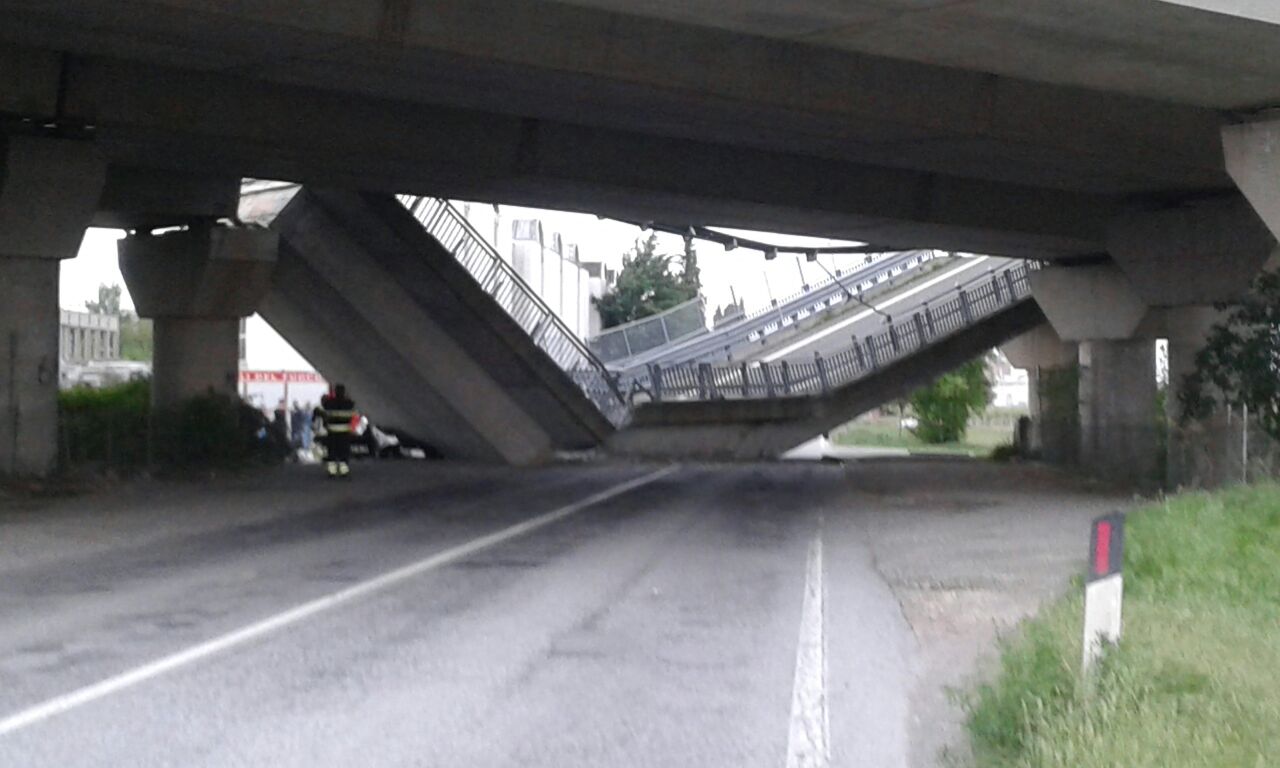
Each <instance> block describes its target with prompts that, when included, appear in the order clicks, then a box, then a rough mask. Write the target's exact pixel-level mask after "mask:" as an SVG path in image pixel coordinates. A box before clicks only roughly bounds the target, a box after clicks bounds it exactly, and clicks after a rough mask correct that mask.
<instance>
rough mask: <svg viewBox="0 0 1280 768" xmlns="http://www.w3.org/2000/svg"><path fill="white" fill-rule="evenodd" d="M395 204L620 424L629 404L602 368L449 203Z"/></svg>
mask: <svg viewBox="0 0 1280 768" xmlns="http://www.w3.org/2000/svg"><path fill="white" fill-rule="evenodd" d="M398 199H399V200H400V202H401V203H402V204H403V205H404V206H405V207H406V208H408V209H409V211H410V212H411V213H412V214H413V216H414V218H416V219H417V220H418V222H419V223H421V224H422V227H423V229H425V230H426V231H427V233H428V234H430V235H431V236H432V237H434V238H435V239H436V240H437V241H438V242H439V243H440V244H441V245H442V246H444V248H445V250H447V251H448V252H449V253H451V254H453V256H454V258H455V259H457V260H458V263H459V264H461V265H462V266H463V268H465V269H466V270H467V272H469V273H470V274H471V276H472V277H473V278H474V279H475V281H476V283H477V284H479V285H480V287H481V288H482V289H483V290H484V291H485V293H488V294H489V295H490V296H491V297H493V299H494V300H495V301H497V302H498V304H499V305H500V306H501V307H502V308H503V309H504V310H506V312H507V314H508V315H510V316H511V319H513V320H515V321H516V323H517V324H518V325H519V326H520V327H521V328H523V329H524V331H525V333H527V334H529V338H530V339H532V340H533V343H534V344H536V345H537V346H538V348H539V349H541V350H542V351H543V352H546V353H547V355H548V356H549V357H551V359H552V360H554V361H555V362H556V364H557V365H559V366H560V368H561V369H563V370H564V371H565V373H567V374H568V375H569V378H570V379H572V380H573V382H574V383H575V384H577V385H578V387H579V388H580V389H581V390H582V391H583V392H584V393H585V394H586V395H587V397H588V398H590V400H591V402H592V403H594V404H595V406H596V407H597V408H598V409H599V410H600V412H601V413H603V414H604V415H605V417H606V418H608V419H609V421H610V422H612V423H613V424H614V425H619V424H621V423H622V422H623V421H624V420H625V419H626V417H627V414H628V407H627V403H626V401H625V399H624V398H623V396H622V394H621V392H620V391H619V389H618V385H617V381H616V380H615V378H614V376H613V375H612V374H610V373H609V371H608V369H607V368H605V366H604V363H602V362H600V360H599V359H598V358H597V357H596V356H595V355H594V354H593V353H592V352H591V350H590V349H589V348H588V347H587V345H586V344H585V343H583V341H582V340H581V339H579V338H578V336H577V335H576V334H575V333H574V332H573V331H571V330H569V327H568V326H567V325H565V324H564V321H562V320H561V319H560V317H559V316H558V315H557V314H556V313H555V312H554V311H552V309H551V308H550V307H549V306H547V304H546V302H544V301H543V300H542V297H540V296H539V295H538V294H537V292H535V291H534V290H533V289H532V288H531V287H529V285H528V284H527V283H525V281H524V280H523V279H522V278H521V277H520V275H519V274H518V273H517V272H516V271H515V269H514V268H513V267H512V266H511V265H510V264H508V263H507V262H506V260H504V259H503V258H502V256H501V255H500V254H499V253H498V251H497V250H496V249H494V247H493V246H492V245H490V244H489V241H487V240H485V238H484V236H482V235H481V234H480V233H479V232H477V231H476V229H475V227H473V226H471V222H469V221H467V218H466V217H465V216H463V215H462V214H461V213H460V212H459V211H458V210H457V209H456V208H454V207H453V205H451V204H450V203H449V201H448V200H441V199H439V198H434V197H415V196H412V195H400V196H398Z"/></svg>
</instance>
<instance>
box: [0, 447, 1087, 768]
mask: <svg viewBox="0 0 1280 768" xmlns="http://www.w3.org/2000/svg"><path fill="white" fill-rule="evenodd" d="M356 469H357V476H356V478H355V479H354V480H352V481H351V482H350V483H349V484H332V483H325V482H323V481H318V480H317V479H316V478H315V477H314V475H313V474H312V473H309V472H304V471H302V470H301V469H300V468H285V469H284V470H282V471H280V472H279V473H275V474H272V475H268V476H265V477H262V478H257V479H253V478H251V479H249V480H237V481H232V482H229V483H221V484H214V485H213V487H211V488H209V489H202V488H201V487H199V486H178V487H173V486H162V487H159V488H142V489H141V490H138V489H125V490H122V491H118V492H111V493H107V494H103V495H101V496H98V497H89V498H85V499H78V500H74V501H71V502H56V503H46V502H30V503H26V504H21V505H15V504H10V505H9V507H8V508H7V509H0V765H3V766H23V767H24V768H25V767H31V768H36V767H37V766H240V765H245V766H248V765H253V766H261V765H271V766H277V767H280V766H350V765H373V766H458V765H466V766H501V765H534V766H577V765H582V766H586V765H592V766H598V765H626V766H648V765H652V766H659V765H660V766H670V765H706V766H721V765H724V766H756V765H758V766H789V765H823V764H826V763H825V762H823V760H824V759H825V757H826V756H827V755H829V758H830V760H829V762H830V764H833V765H850V766H877V767H880V766H884V767H891V766H905V765H908V764H909V763H915V764H920V765H923V764H925V763H926V762H928V759H927V758H922V757H921V752H920V750H919V749H918V748H917V749H916V750H915V754H914V756H913V750H912V746H911V742H912V741H913V739H914V738H915V736H913V734H915V733H916V732H918V731H920V730H921V725H922V724H921V723H920V722H919V713H918V712H914V713H913V706H915V705H914V704H913V702H914V701H916V700H917V699H918V693H919V690H920V686H921V679H920V670H921V669H927V666H928V665H927V664H924V665H923V666H922V663H921V658H920V650H921V645H920V637H921V634H920V633H921V628H920V627H918V626H916V627H913V626H912V624H911V621H910V618H911V608H910V604H904V603H903V602H901V601H902V599H903V595H902V594H899V593H898V592H895V589H896V588H897V587H896V586H895V583H894V581H895V579H894V577H893V575H892V574H890V575H889V576H887V577H886V576H885V575H884V574H882V573H881V572H880V570H878V564H877V563H878V558H881V557H893V556H897V557H899V558H906V561H908V562H913V559H912V558H911V557H910V555H909V554H908V553H909V549H904V548H903V547H902V546H899V545H897V544H895V545H894V546H893V547H891V550H892V551H889V550H886V551H883V552H879V551H877V546H878V545H877V541H879V540H889V539H891V538H892V537H893V536H895V535H897V534H898V533H899V532H900V531H901V530H906V529H903V528H901V527H899V526H898V525H897V524H895V523H892V522H891V521H892V519H891V518H884V517H883V516H877V514H876V513H875V511H874V510H875V509H881V510H883V509H884V508H885V507H884V504H883V503H882V502H883V498H884V495H885V494H886V493H888V494H889V495H891V496H892V495H893V494H894V490H893V488H894V487H898V484H899V483H901V484H902V487H906V486H907V485H909V482H910V481H908V480H905V479H903V480H894V481H893V482H891V483H890V484H889V485H890V486H892V487H890V488H888V489H886V488H883V487H881V486H879V485H876V483H878V482H879V481H877V480H875V478H877V477H880V476H881V473H879V472H874V471H872V470H859V472H863V473H870V474H864V475H859V474H858V472H851V471H848V470H846V469H843V468H841V467H833V466H827V465H816V464H807V465H786V464H773V465H759V466H731V467H699V466H693V467H678V468H668V469H666V471H665V473H664V472H655V470H659V469H660V468H657V467H651V466H630V465H596V466H562V467H553V468H546V469H541V470H498V469H481V468H451V467H449V466H448V465H429V464H416V465H415V464H400V463H395V464H390V463H384V464H381V465H378V466H370V465H358V466H357V468H356ZM926 470H927V471H930V472H932V474H934V475H935V476H936V475H938V473H937V472H936V470H928V469H927V468H926ZM859 477H863V480H859V479H858V478H859ZM968 483H970V479H960V480H957V483H956V484H957V487H962V486H963V485H965V484H968ZM861 485H866V486H867V487H865V488H861V487H860V486H861ZM1052 493H1054V494H1058V496H1061V493H1060V492H1059V491H1057V490H1055V491H1053V492H1052ZM904 498H906V497H905V496H904ZM1055 498H1057V496H1055ZM1081 498H1085V497H1081ZM1090 503H1091V504H1093V503H1096V500H1092V499H1091V500H1090ZM997 506H998V505H997ZM548 513H550V515H548ZM1009 513H1012V510H1009ZM1000 514H1005V513H1003V512H1002V513H1000ZM1087 518H1088V515H1087V514H1083V513H1075V514H1073V515H1071V516H1067V517H1066V518H1062V519H1058V518H1054V520H1051V521H1048V522H1049V525H1050V529H1051V530H1052V531H1055V532H1058V533H1055V534H1054V535H1055V536H1057V537H1058V538H1057V539H1055V538H1053V537H1049V538H1045V536H1044V530H1038V531H1037V534H1036V535H1037V537H1038V544H1039V546H1041V547H1045V546H1057V545H1058V544H1061V542H1063V541H1074V537H1075V536H1076V535H1077V534H1078V533H1079V530H1078V529H1084V530H1087V527H1086V526H1087ZM917 523H918V520H917ZM987 527H988V523H985V522H984V523H983V524H982V525H981V526H980V530H978V531H974V532H973V534H974V536H975V537H976V538H977V539H980V540H981V542H980V544H979V546H981V547H984V548H985V549H984V551H985V550H986V549H989V548H990V546H991V539H990V536H989V531H987V530H986V528H987ZM495 534H496V535H495ZM947 536H948V538H951V539H952V540H956V539H957V533H956V531H955V530H949V531H948V533H947ZM486 537H487V538H486ZM924 538H926V539H927V536H924ZM959 538H963V537H962V536H961V537H959ZM921 540H922V538H921V536H920V535H914V534H913V536H912V537H911V541H912V542H913V543H912V544H911V546H919V545H920V544H919V542H920V541H921ZM1050 542H1056V543H1050ZM815 550H820V557H819V560H818V561H817V563H816V567H815ZM930 552H931V555H930V556H931V557H934V558H938V557H939V555H938V553H937V552H936V551H933V550H930ZM1076 554H1079V553H1077V552H1075V551H1074V550H1072V551H1071V552H1070V553H1069V554H1065V555H1063V556H1061V557H1060V558H1059V560H1060V563H1059V565H1058V566H1057V568H1058V570H1059V571H1062V572H1063V573H1062V574H1061V575H1062V576H1063V578H1065V575H1066V572H1067V571H1069V570H1070V568H1071V567H1072V564H1073V563H1074V562H1075V561H1076V559H1077V558H1076V557H1075V555H1076ZM940 563H941V564H942V567H948V568H955V567H957V566H956V565H955V563H949V561H948V558H946V557H941V560H940ZM916 567H917V568H919V567H920V564H916ZM976 567H979V569H981V568H982V566H980V565H979V566H976ZM1026 567H1027V568H1028V569H1030V570H1031V571H1034V572H1035V574H1036V577H1037V578H1039V579H1041V580H1043V578H1044V573H1045V566H1044V562H1043V561H1042V559H1040V558H1036V559H1035V560H1034V561H1033V562H1029V563H1028V564H1027V566H1026ZM1050 570H1052V569H1050ZM913 583H914V582H913ZM1049 589H1052V587H1051V586H1048V585H1038V586H1036V588H1035V590H1033V591H1036V593H1037V594H1039V593H1040V592H1043V591H1045V590H1049ZM904 606H905V608H904ZM966 610H969V609H968V608H966ZM926 682H927V681H926ZM926 687H930V686H926ZM930 690H931V687H930ZM926 698H927V697H926ZM926 704H927V702H926ZM925 728H926V729H927V730H936V728H935V727H934V725H932V724H925Z"/></svg>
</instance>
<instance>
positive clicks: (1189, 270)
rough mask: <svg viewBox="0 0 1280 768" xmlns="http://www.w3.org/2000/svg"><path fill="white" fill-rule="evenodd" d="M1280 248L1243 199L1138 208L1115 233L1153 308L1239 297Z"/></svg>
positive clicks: (1119, 256) (1115, 255)
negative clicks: (1277, 248) (1170, 206)
mask: <svg viewBox="0 0 1280 768" xmlns="http://www.w3.org/2000/svg"><path fill="white" fill-rule="evenodd" d="M1277 178H1278V179H1280V177H1277ZM1275 247H1276V240H1275V237H1274V236H1273V235H1272V234H1271V233H1270V232H1269V231H1268V230H1267V227H1266V225H1265V224H1264V223H1263V221H1262V220H1261V219H1260V218H1259V217H1258V215H1257V213H1256V212H1255V211H1254V210H1253V209H1252V208H1251V207H1250V206H1249V203H1248V202H1246V201H1245V200H1243V199H1241V198H1228V199H1225V200H1217V201H1213V202H1209V203H1202V204H1199V205H1194V206H1184V207H1180V208H1173V209H1167V210H1161V211H1150V212H1142V213H1132V214H1129V215H1125V216H1121V217H1120V218H1118V219H1117V220H1116V221H1114V222H1112V224H1111V226H1110V227H1109V229H1108V233H1107V250H1108V252H1109V253H1110V254H1111V258H1112V259H1113V260H1114V261H1115V263H1116V265H1117V266H1119V267H1120V269H1121V271H1123V272H1124V274H1125V276H1126V277H1128V279H1129V284H1130V285H1131V286H1132V287H1133V289H1134V291H1135V292H1136V293H1137V294H1138V296H1139V297H1140V298H1141V299H1142V300H1143V301H1144V302H1145V303H1146V304H1148V305H1149V306H1153V307H1169V306H1186V305H1197V304H1213V303H1217V302H1223V301H1229V300H1231V299H1234V298H1237V297H1239V296H1240V295H1241V294H1243V293H1246V292H1247V291H1248V290H1249V286H1250V284H1251V283H1252V281H1253V278H1254V276H1255V275H1256V274H1257V273H1258V270H1260V269H1261V268H1262V265H1263V264H1264V263H1265V262H1266V260H1267V258H1268V257H1269V256H1270V254H1271V252H1272V250H1273V249H1274V248H1275Z"/></svg>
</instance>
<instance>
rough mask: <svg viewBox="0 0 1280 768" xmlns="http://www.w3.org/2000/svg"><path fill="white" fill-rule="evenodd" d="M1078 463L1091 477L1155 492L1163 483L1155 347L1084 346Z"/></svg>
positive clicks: (1137, 342)
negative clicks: (1094, 476) (1157, 486)
mask: <svg viewBox="0 0 1280 768" xmlns="http://www.w3.org/2000/svg"><path fill="white" fill-rule="evenodd" d="M1079 393H1080V462H1081V464H1082V465H1083V466H1084V467H1086V468H1087V469H1088V470H1089V471H1090V472H1092V473H1093V474H1095V475H1097V476H1099V477H1103V478H1106V479H1110V480H1115V481H1118V482H1123V483H1126V484H1132V485H1136V486H1138V487H1140V488H1151V487H1155V486H1156V485H1158V484H1159V482H1160V480H1161V478H1160V477H1159V472H1158V470H1159V466H1160V463H1161V462H1160V456H1159V440H1158V438H1159V419H1161V418H1163V414H1159V413H1157V411H1156V380H1155V343H1154V342H1152V341H1151V340H1149V339H1132V340H1123V341H1111V340H1105V341H1104V340H1093V341H1084V342H1081V343H1080V389H1079Z"/></svg>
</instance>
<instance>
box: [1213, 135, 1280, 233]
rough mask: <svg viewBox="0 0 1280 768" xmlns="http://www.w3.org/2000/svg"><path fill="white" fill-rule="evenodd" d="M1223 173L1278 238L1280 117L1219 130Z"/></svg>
mask: <svg viewBox="0 0 1280 768" xmlns="http://www.w3.org/2000/svg"><path fill="white" fill-rule="evenodd" d="M1222 147H1223V151H1224V155H1225V158H1226V164H1227V173H1229V174H1231V178H1232V179H1233V180H1234V181H1235V183H1236V186H1237V187H1239V188H1240V191H1241V192H1243V193H1244V196H1245V199H1247V200H1248V201H1249V204H1250V205H1252V206H1253V209H1254V210H1255V211H1257V212H1258V215H1259V216H1261V217H1262V220H1263V221H1264V222H1266V224H1267V227H1268V228H1269V229H1270V230H1271V234H1272V235H1274V236H1276V237H1277V238H1280V116H1270V117H1268V119H1263V120H1258V121H1255V122H1249V123H1241V124H1239V125H1228V126H1226V127H1225V128H1223V129H1222Z"/></svg>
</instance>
